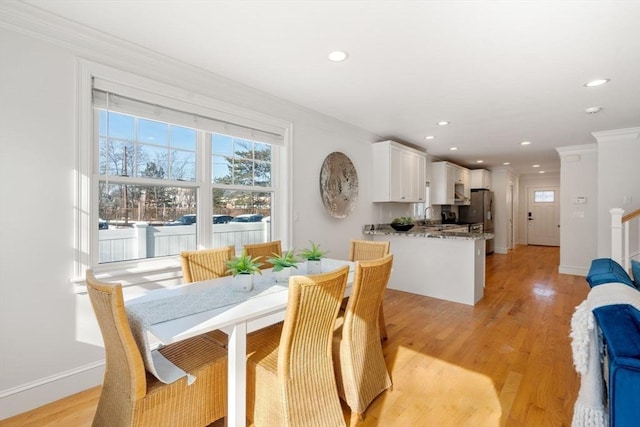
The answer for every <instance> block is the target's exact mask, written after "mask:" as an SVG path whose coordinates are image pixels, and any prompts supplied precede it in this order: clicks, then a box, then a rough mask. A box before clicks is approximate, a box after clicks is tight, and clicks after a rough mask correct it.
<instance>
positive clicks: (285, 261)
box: [267, 249, 300, 271]
mask: <svg viewBox="0 0 640 427" xmlns="http://www.w3.org/2000/svg"><path fill="white" fill-rule="evenodd" d="M267 261H268V262H270V263H271V264H273V271H282V270H283V269H284V268H286V267H293V268H298V266H297V265H296V263H297V262H298V261H300V260H299V259H298V258H296V256H295V255H294V253H293V249H289V250H288V251H287V252H285V253H283V254H282V255H280V254H277V253H275V252H274V253H273V256H272V257H271V258H269V259H268V260H267Z"/></svg>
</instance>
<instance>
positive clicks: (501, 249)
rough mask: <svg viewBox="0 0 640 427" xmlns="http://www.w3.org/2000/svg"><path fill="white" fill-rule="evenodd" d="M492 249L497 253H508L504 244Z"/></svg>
mask: <svg viewBox="0 0 640 427" xmlns="http://www.w3.org/2000/svg"><path fill="white" fill-rule="evenodd" d="M493 251H494V252H495V253H497V254H508V253H509V248H507V247H506V246H504V247H502V246H500V247H499V246H495V247H494V248H493Z"/></svg>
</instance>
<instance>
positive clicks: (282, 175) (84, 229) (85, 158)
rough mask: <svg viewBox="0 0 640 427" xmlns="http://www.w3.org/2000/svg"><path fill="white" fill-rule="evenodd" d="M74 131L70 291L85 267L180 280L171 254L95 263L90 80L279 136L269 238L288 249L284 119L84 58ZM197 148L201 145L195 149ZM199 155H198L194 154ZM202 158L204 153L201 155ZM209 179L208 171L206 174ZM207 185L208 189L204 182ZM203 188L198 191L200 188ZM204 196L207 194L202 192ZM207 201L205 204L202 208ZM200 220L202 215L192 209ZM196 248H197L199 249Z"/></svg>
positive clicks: (207, 230)
mask: <svg viewBox="0 0 640 427" xmlns="http://www.w3.org/2000/svg"><path fill="white" fill-rule="evenodd" d="M76 76H77V88H76V90H77V93H76V97H77V118H78V121H77V127H76V136H75V144H76V147H75V148H76V149H75V151H76V170H75V176H74V193H75V219H74V233H75V234H74V239H73V241H74V250H75V256H74V263H73V267H72V268H73V272H72V278H73V279H72V283H73V284H74V285H75V286H76V291H78V290H79V291H82V290H83V288H84V286H82V285H84V276H85V271H86V269H87V268H93V269H94V270H95V271H96V273H98V274H103V275H108V276H109V277H112V278H114V279H119V280H122V281H124V282H125V283H126V282H127V279H128V278H129V276H131V277H133V276H137V275H139V274H140V272H145V273H153V272H158V271H162V270H165V271H167V273H169V274H170V275H171V274H172V273H170V271H174V272H175V276H176V277H179V276H181V272H179V267H180V261H179V260H178V257H177V256H173V257H164V258H162V259H142V260H135V261H122V262H114V263H109V264H106V265H105V264H102V265H99V264H98V255H97V249H98V228H97V227H94V226H93V225H95V224H97V222H98V210H97V206H98V179H96V178H95V177H94V176H93V174H94V171H95V170H96V168H95V165H97V162H98V159H97V155H98V153H97V150H95V149H94V143H95V142H94V135H93V132H94V129H93V128H94V126H93V114H94V113H93V103H92V98H91V93H92V79H93V78H94V77H98V78H101V79H105V80H109V81H114V82H117V83H118V84H123V85H127V86H130V87H132V88H135V89H136V90H141V91H145V92H147V93H149V92H150V93H155V94H158V95H159V96H164V97H170V98H173V99H176V100H177V101H179V102H186V103H189V104H193V105H196V106H198V107H199V108H202V109H206V110H208V111H215V113H216V115H219V117H220V118H223V119H225V120H228V121H230V122H233V121H235V122H236V123H238V124H241V125H246V126H253V127H255V128H258V129H259V128H260V127H263V128H264V129H267V130H269V131H273V130H278V131H279V133H281V134H282V135H283V138H284V139H283V145H282V146H281V147H280V149H279V150H277V151H278V153H279V155H278V156H276V157H275V158H274V159H273V163H272V164H273V166H274V167H273V175H272V179H273V186H274V187H276V188H278V191H277V195H276V196H275V199H276V200H274V201H273V202H272V210H273V213H274V218H276V222H273V223H272V227H273V236H274V237H275V238H277V239H279V240H282V242H283V244H284V245H285V247H290V246H291V242H292V238H291V235H292V221H291V218H292V217H293V215H292V212H293V207H292V203H291V194H292V180H291V179H289V177H290V176H291V173H292V170H293V168H292V159H293V155H292V150H293V144H292V135H293V124H292V123H291V122H290V121H287V120H283V119H279V118H276V117H272V116H268V115H266V114H263V113H260V112H257V111H252V110H249V109H246V108H242V107H239V106H236V105H233V104H228V103H225V102H223V101H220V100H216V99H213V98H210V97H207V96H204V95H200V94H194V93H193V92H191V91H188V90H184V89H180V87H179V86H170V85H167V84H165V83H160V82H157V81H153V80H150V79H147V78H145V77H141V76H137V75H134V74H131V73H128V72H126V71H122V70H117V69H114V68H111V67H108V66H105V65H102V64H99V63H96V62H92V61H89V60H85V59H80V58H79V59H77V62H76ZM203 145H204V147H207V148H205V151H210V150H211V148H210V145H208V144H203ZM200 146H202V145H200ZM200 154H204V155H200ZM207 154H208V155H207ZM210 154H211V153H207V152H205V153H200V152H198V161H199V164H198V167H200V168H204V169H203V170H205V171H207V170H209V169H210V164H209V163H210V161H209V160H210ZM208 176H210V173H209V174H208ZM207 185H209V184H208V183H207ZM201 188H204V187H201ZM199 193H202V194H198V200H199V203H198V206H199V207H198V210H200V209H201V206H208V205H211V197H212V194H210V193H211V192H210V191H200V192H199ZM205 193H209V194H205ZM207 203H208V205H207ZM197 214H198V215H201V216H202V212H200V211H198V212H197ZM203 225H204V226H201V227H198V231H197V233H198V238H197V241H198V242H203V243H206V242H210V241H211V237H210V235H211V231H212V229H211V227H212V226H211V224H208V222H207V221H204V222H203ZM201 246H202V245H201Z"/></svg>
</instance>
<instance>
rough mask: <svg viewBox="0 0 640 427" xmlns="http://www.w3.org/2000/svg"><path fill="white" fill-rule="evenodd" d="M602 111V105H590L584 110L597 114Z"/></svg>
mask: <svg viewBox="0 0 640 427" xmlns="http://www.w3.org/2000/svg"><path fill="white" fill-rule="evenodd" d="M600 111H602V107H589V108H586V109H585V110H584V112H585V113H587V114H596V113H599V112H600Z"/></svg>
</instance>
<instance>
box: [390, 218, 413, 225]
mask: <svg viewBox="0 0 640 427" xmlns="http://www.w3.org/2000/svg"><path fill="white" fill-rule="evenodd" d="M391 224H413V218H411V217H408V216H399V217H397V218H393V220H392V221H391Z"/></svg>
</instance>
